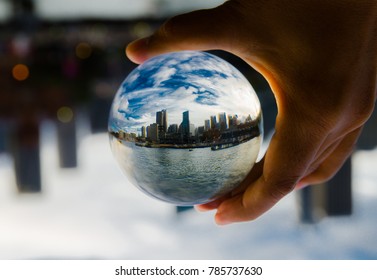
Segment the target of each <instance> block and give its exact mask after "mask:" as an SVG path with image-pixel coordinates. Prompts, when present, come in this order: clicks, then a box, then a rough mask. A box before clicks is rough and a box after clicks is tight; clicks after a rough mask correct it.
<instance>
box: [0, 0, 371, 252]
mask: <svg viewBox="0 0 377 280" xmlns="http://www.w3.org/2000/svg"><path fill="white" fill-rule="evenodd" d="M222 2H223V1H221V0H207V1H199V0H191V1H184V0H138V1H132V0H106V1H90V0H80V1H73V0H67V1H57V0H12V1H11V0H0V258H1V259H117V258H119V259H175V258H178V259H377V203H376V202H377V149H376V148H375V147H376V145H377V129H376V124H377V116H376V113H374V115H373V116H372V118H371V119H370V120H369V122H368V123H367V125H366V128H365V130H364V133H363V135H362V136H361V137H360V140H359V143H358V145H357V149H356V150H355V153H354V154H353V156H352V157H351V158H350V160H349V161H348V162H347V163H346V164H345V166H344V167H343V168H342V170H341V171H340V172H339V173H338V175H337V176H335V178H334V179H332V180H331V181H330V182H328V183H326V184H323V185H320V186H311V187H308V188H306V189H304V190H301V191H296V192H294V193H292V194H290V195H289V196H288V197H287V198H285V199H284V200H283V201H281V202H280V203H279V204H278V205H277V206H276V207H275V208H273V209H272V210H271V211H270V212H268V213H267V214H266V215H264V216H262V217H261V218H260V219H258V220H257V221H254V222H251V223H245V224H237V225H231V226H227V227H219V226H216V225H215V224H214V222H213V213H197V212H196V211H195V210H193V209H191V208H189V207H186V208H184V207H174V206H172V205H169V204H165V203H163V202H159V201H156V200H154V199H152V198H149V197H147V196H145V195H144V194H143V193H141V192H140V191H139V190H137V189H136V188H135V187H133V186H131V184H130V183H129V182H128V181H127V179H126V178H125V177H124V175H123V174H122V173H121V171H120V169H119V168H118V167H117V164H116V162H115V159H113V157H112V155H111V151H110V148H109V143H108V136H107V120H108V113H109V109H110V105H111V102H112V99H113V97H114V95H115V92H116V90H117V89H118V87H119V85H120V84H121V82H122V81H123V79H124V78H125V77H126V76H127V74H128V73H129V72H130V71H131V70H132V69H133V68H135V67H136V65H134V64H133V63H131V62H130V61H129V60H128V59H127V57H126V56H125V47H126V46H127V44H128V43H129V42H130V41H132V40H134V39H136V38H139V37H143V36H146V35H148V34H150V33H151V32H153V30H155V29H156V28H157V27H158V26H159V25H160V24H161V23H163V22H164V21H165V20H166V18H168V17H169V16H172V15H175V14H179V13H182V12H186V11H190V10H195V9H200V8H210V7H214V6H216V5H218V4H221V3H222ZM212 52H213V53H215V54H217V55H219V56H221V57H223V58H224V59H226V60H228V61H229V62H231V63H232V64H234V65H235V66H236V67H237V68H238V69H239V70H241V72H243V73H244V74H245V76H246V77H247V78H248V79H249V80H250V82H251V83H252V84H253V86H254V87H255V89H256V91H257V93H258V96H259V98H260V99H261V103H262V107H263V112H264V121H265V138H266V141H265V142H266V143H265V144H264V148H263V149H264V150H265V149H266V147H267V145H268V139H269V136H270V135H271V133H272V131H273V126H274V119H275V116H276V106H275V103H274V98H273V96H272V93H271V91H270V89H269V87H268V85H267V83H266V82H265V80H264V79H263V78H262V77H261V76H260V75H259V74H258V73H256V72H255V71H254V70H253V69H251V68H250V67H249V66H248V65H246V64H245V63H244V62H242V61H241V60H240V59H238V58H237V57H234V56H232V55H231V54H228V53H225V52H221V51H212Z"/></svg>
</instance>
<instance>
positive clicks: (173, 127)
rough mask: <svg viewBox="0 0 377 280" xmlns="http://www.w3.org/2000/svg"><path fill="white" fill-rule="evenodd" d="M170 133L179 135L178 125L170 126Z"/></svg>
mask: <svg viewBox="0 0 377 280" xmlns="http://www.w3.org/2000/svg"><path fill="white" fill-rule="evenodd" d="M168 133H170V134H173V133H178V125H177V124H171V125H169V128H168Z"/></svg>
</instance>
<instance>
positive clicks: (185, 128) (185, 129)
mask: <svg viewBox="0 0 377 280" xmlns="http://www.w3.org/2000/svg"><path fill="white" fill-rule="evenodd" d="M182 117H183V120H182V123H181V127H180V128H181V133H182V137H183V140H184V141H188V140H189V138H190V113H189V111H185V112H183V113H182Z"/></svg>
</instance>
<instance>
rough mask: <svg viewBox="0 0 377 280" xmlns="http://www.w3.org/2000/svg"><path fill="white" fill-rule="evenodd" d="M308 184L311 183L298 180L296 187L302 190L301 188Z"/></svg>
mask: <svg viewBox="0 0 377 280" xmlns="http://www.w3.org/2000/svg"><path fill="white" fill-rule="evenodd" d="M307 186H309V184H307V183H305V182H298V183H297V184H296V189H298V190H301V189H303V188H306V187H307Z"/></svg>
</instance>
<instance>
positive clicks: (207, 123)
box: [204, 120, 211, 131]
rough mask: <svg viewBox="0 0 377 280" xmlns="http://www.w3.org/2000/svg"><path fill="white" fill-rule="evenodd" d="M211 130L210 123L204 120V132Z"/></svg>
mask: <svg viewBox="0 0 377 280" xmlns="http://www.w3.org/2000/svg"><path fill="white" fill-rule="evenodd" d="M210 128H211V121H210V120H205V121H204V131H208V130H209V129H210Z"/></svg>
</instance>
